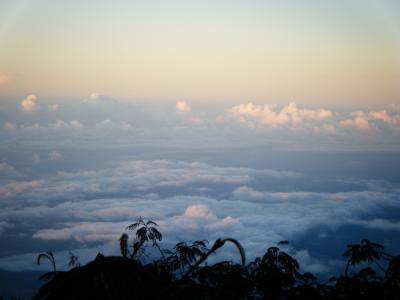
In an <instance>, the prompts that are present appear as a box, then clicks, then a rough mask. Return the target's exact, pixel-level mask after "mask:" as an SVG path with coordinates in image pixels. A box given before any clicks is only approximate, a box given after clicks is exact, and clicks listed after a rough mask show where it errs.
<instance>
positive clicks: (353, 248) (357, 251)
mask: <svg viewBox="0 0 400 300" xmlns="http://www.w3.org/2000/svg"><path fill="white" fill-rule="evenodd" d="M383 249H384V247H383V246H382V245H381V244H377V243H372V242H370V241H369V240H368V239H363V240H361V242H360V243H358V244H351V245H347V250H346V252H344V254H343V255H344V256H346V257H347V258H348V260H347V264H346V268H345V271H344V274H345V276H346V277H347V276H348V271H349V267H350V266H355V265H358V264H360V263H362V262H367V263H368V265H369V264H371V263H372V262H375V263H376V264H377V266H378V267H379V268H380V269H381V270H382V271H383V268H382V267H381V266H380V265H379V263H378V262H377V261H378V260H379V259H380V258H382V250H383Z"/></svg>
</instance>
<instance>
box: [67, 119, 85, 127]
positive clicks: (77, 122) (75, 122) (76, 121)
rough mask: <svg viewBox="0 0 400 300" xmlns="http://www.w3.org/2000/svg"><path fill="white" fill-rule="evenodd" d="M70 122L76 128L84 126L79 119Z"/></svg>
mask: <svg viewBox="0 0 400 300" xmlns="http://www.w3.org/2000/svg"><path fill="white" fill-rule="evenodd" d="M69 124H70V125H71V127H72V128H76V129H78V128H82V126H83V125H82V123H81V122H79V121H78V120H72V121H70V122H69Z"/></svg>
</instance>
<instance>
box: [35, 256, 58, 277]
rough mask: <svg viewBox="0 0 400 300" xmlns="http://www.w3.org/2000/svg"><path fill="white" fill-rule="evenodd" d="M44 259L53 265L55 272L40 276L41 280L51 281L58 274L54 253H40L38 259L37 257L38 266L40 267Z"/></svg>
mask: <svg viewBox="0 0 400 300" xmlns="http://www.w3.org/2000/svg"><path fill="white" fill-rule="evenodd" d="M42 259H47V260H48V261H49V262H50V263H51V265H52V267H53V271H52V272H47V273H45V274H43V275H42V276H40V278H39V279H41V280H50V279H52V278H53V277H54V276H56V274H57V268H56V261H55V259H54V255H53V252H52V251H46V252H43V253H40V254H39V255H38V257H37V260H36V263H37V264H38V265H40V261H41V260H42Z"/></svg>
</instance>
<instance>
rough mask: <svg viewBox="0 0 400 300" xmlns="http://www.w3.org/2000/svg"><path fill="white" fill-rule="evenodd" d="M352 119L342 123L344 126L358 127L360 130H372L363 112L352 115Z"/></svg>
mask: <svg viewBox="0 0 400 300" xmlns="http://www.w3.org/2000/svg"><path fill="white" fill-rule="evenodd" d="M351 116H352V118H349V119H346V120H343V121H340V123H339V124H340V125H342V126H350V127H356V128H358V129H370V128H371V126H370V124H369V122H368V119H367V118H366V114H365V113H364V112H363V111H356V112H353V113H351Z"/></svg>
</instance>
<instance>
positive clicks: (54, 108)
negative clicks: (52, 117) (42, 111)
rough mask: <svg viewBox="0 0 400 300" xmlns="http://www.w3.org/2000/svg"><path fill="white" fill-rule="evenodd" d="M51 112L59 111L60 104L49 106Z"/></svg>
mask: <svg viewBox="0 0 400 300" xmlns="http://www.w3.org/2000/svg"><path fill="white" fill-rule="evenodd" d="M47 108H48V109H49V111H58V108H59V105H58V104H50V105H48V106H47Z"/></svg>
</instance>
